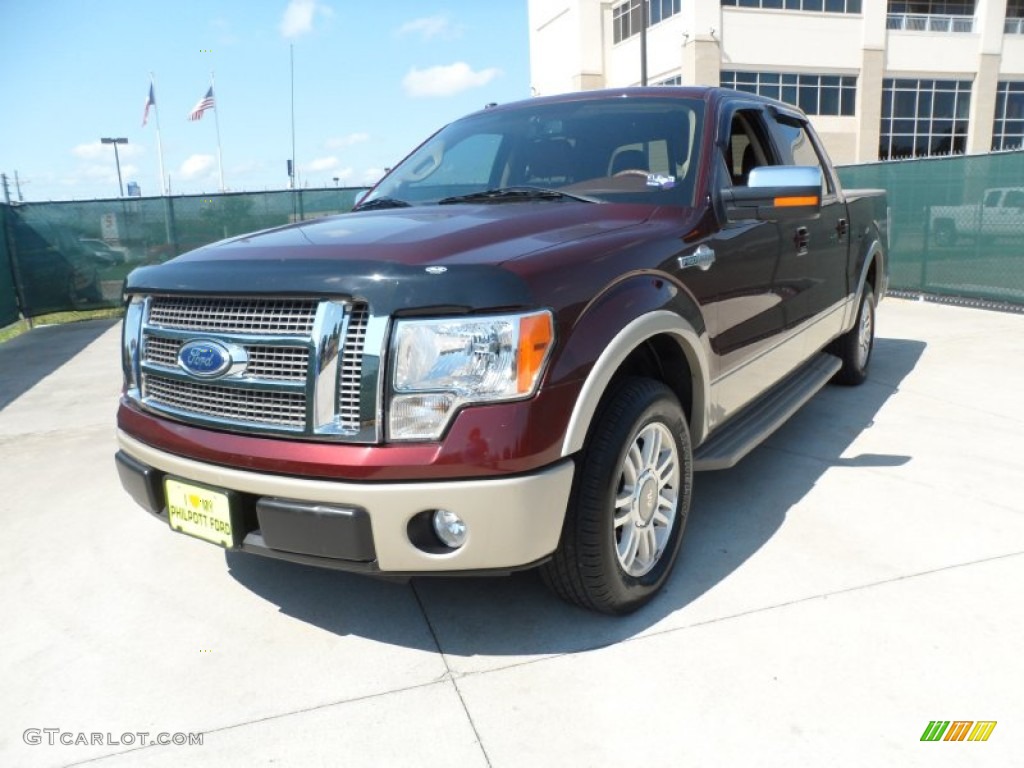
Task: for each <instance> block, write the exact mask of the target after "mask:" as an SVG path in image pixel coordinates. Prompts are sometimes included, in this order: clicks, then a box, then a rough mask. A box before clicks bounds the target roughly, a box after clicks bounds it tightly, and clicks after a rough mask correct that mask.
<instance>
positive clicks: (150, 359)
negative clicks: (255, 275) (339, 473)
mask: <svg viewBox="0 0 1024 768" xmlns="http://www.w3.org/2000/svg"><path fill="white" fill-rule="evenodd" d="M147 305H148V306H147V310H148V311H147V312H145V314H144V315H143V321H142V328H141V338H140V341H141V344H140V347H141V352H142V354H141V355H140V358H141V359H140V363H141V369H140V372H139V373H140V383H141V387H140V388H139V389H137V390H134V394H132V393H129V395H130V396H133V397H135V398H136V399H138V400H139V401H140V403H141V405H143V406H144V407H145V408H147V409H149V410H153V411H156V412H159V413H164V414H167V415H168V416H172V417H174V418H175V419H178V420H181V421H184V422H194V423H198V424H209V425H213V426H215V427H217V428H218V429H225V430H232V429H235V430H236V431H240V432H255V433H259V432H265V433H268V434H280V433H282V432H284V433H288V434H292V435H295V436H302V437H310V438H313V437H324V438H329V439H337V440H350V441H352V442H360V443H366V442H373V441H374V440H376V439H377V429H378V425H377V418H378V417H377V397H378V395H377V383H378V382H377V380H376V377H377V376H378V375H379V372H378V365H373V366H372V367H370V368H368V371H369V373H370V376H369V377H368V378H366V379H365V380H364V371H363V361H364V358H365V355H366V354H367V353H366V347H367V346H368V339H369V338H372V339H374V341H373V342H372V344H373V347H374V350H373V351H371V352H370V353H369V354H370V355H371V357H372V358H374V359H378V357H379V352H377V350H378V349H379V347H380V344H381V340H382V338H383V333H384V329H386V319H385V318H376V319H375V318H373V316H372V315H371V314H370V312H369V308H368V306H367V305H366V304H362V303H348V302H344V301H338V300H315V299H279V298H268V299H260V298H231V299H229V298H217V297H212V298H211V297H195V296H192V297H172V296H152V297H149V299H148V300H147ZM197 339H208V340H210V341H214V342H219V343H221V344H222V345H224V346H225V347H226V348H227V349H228V350H229V351H231V350H234V351H233V352H231V354H232V360H233V361H234V362H233V364H232V367H229V369H228V371H227V372H225V373H223V374H221V375H220V376H219V377H217V378H215V379H203V378H200V377H197V376H194V375H191V374H190V373H189V372H188V371H186V370H184V369H183V368H181V367H180V366H179V364H178V355H179V353H180V351H181V347H182V345H184V344H186V343H188V342H189V341H193V340H197ZM239 348H242V349H244V352H245V358H244V362H243V358H242V356H241V350H239ZM378 364H379V360H378ZM371 379H372V380H371ZM325 398H326V400H325Z"/></svg>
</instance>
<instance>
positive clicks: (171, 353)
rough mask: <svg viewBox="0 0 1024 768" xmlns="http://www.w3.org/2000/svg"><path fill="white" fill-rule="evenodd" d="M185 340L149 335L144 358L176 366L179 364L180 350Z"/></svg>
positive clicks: (159, 363) (148, 360)
mask: <svg viewBox="0 0 1024 768" xmlns="http://www.w3.org/2000/svg"><path fill="white" fill-rule="evenodd" d="M182 343H183V342H181V341H179V340H178V339H161V338H160V337H159V336H147V337H146V348H145V350H144V352H143V357H142V359H143V360H145V361H146V362H149V363H156V364H157V365H166V366H167V367H169V368H174V367H175V366H177V365H178V351H179V350H180V349H181V345H182Z"/></svg>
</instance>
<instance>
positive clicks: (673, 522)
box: [541, 378, 693, 615]
mask: <svg viewBox="0 0 1024 768" xmlns="http://www.w3.org/2000/svg"><path fill="white" fill-rule="evenodd" d="M692 486H693V460H692V450H691V447H690V433H689V429H688V428H687V424H686V417H685V416H684V414H683V409H682V408H681V407H680V405H679V401H678V400H677V399H676V396H675V395H674V394H673V393H672V391H671V390H670V389H669V388H668V387H666V386H665V385H664V384H662V383H661V382H659V381H655V380H653V379H642V378H627V379H624V380H623V381H622V382H621V384H620V385H619V386H618V387H617V388H616V389H615V390H614V391H613V393H612V394H611V395H610V397H609V398H608V399H607V401H606V403H605V404H604V406H603V407H602V408H601V409H600V410H599V411H598V414H597V415H596V416H595V419H594V424H593V426H592V427H591V431H590V434H589V435H588V436H587V440H586V443H585V444H584V446H583V450H582V451H581V452H580V455H579V457H578V458H577V471H576V478H575V480H574V483H573V491H572V494H571V496H570V499H569V508H568V509H567V510H566V515H565V522H564V524H563V527H562V537H561V541H560V542H559V546H558V549H557V550H556V551H555V554H554V556H553V558H552V559H551V560H550V561H549V562H547V563H545V564H544V565H543V566H541V575H542V577H543V579H544V582H545V583H546V584H547V586H548V588H549V589H551V591H552V592H554V593H555V594H556V595H558V596H559V597H561V598H562V599H564V600H567V601H568V602H571V603H575V604H576V605H579V606H581V607H583V608H588V609H590V610H594V611H599V612H601V613H608V614H617V615H621V614H626V613H631V612H632V611H635V610H636V609H637V608H639V607H640V606H642V605H644V604H645V603H647V602H648V601H650V600H651V598H653V597H654V595H655V594H656V593H657V592H658V590H660V589H661V588H662V586H664V584H665V582H666V580H667V579H668V577H669V574H670V573H671V572H672V567H673V565H675V561H676V558H677V556H678V555H679V547H680V544H681V542H682V538H683V530H684V528H685V527H686V520H687V516H688V513H689V509H690V494H691V488H692ZM652 550H653V551H652Z"/></svg>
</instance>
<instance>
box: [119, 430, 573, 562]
mask: <svg viewBox="0 0 1024 768" xmlns="http://www.w3.org/2000/svg"><path fill="white" fill-rule="evenodd" d="M118 443H119V445H120V447H121V451H120V452H119V453H118V455H117V467H118V472H119V474H120V476H121V482H122V485H123V486H124V487H125V490H127V491H128V492H129V493H130V494H131V496H132V497H133V498H134V499H135V500H136V501H137V502H139V503H140V504H141V505H142V506H143V507H145V508H146V509H147V510H148V511H149V512H150V513H152V514H153V515H155V516H156V517H158V518H160V519H162V520H163V521H164V522H167V510H166V508H165V506H166V505H165V500H164V495H163V482H162V480H163V477H164V476H165V475H172V476H174V477H178V478H182V479H184V480H186V481H191V482H194V483H199V484H203V485H207V486H212V487H214V488H218V489H224V490H227V491H233V492H235V493H236V494H237V497H238V499H239V507H240V509H241V514H240V516H239V519H240V520H241V521H242V523H243V528H244V530H243V531H242V535H241V537H240V543H239V548H240V549H241V550H243V551H246V552H252V553H255V554H261V555H265V556H269V557H276V558H280V559H284V560H291V561H294V562H301V563H307V564H310V565H319V566H325V567H330V568H340V569H344V570H355V571H365V572H371V573H372V572H376V573H386V574H415V573H445V572H465V571H503V570H504V571H511V570H517V569H520V568H524V567H528V566H531V565H534V564H537V563H540V562H543V561H544V560H545V559H547V558H548V557H549V556H550V555H551V553H552V552H553V551H554V550H555V547H556V546H557V545H558V538H559V536H560V535H561V531H562V521H563V518H564V516H565V510H566V507H567V505H568V502H569V492H570V488H571V486H572V478H573V468H574V465H573V461H572V459H565V460H563V461H561V462H559V463H557V464H554V465H552V466H549V467H546V468H545V469H542V470H538V471H535V472H533V473H530V474H526V475H519V476H515V477H495V478H487V479H474V480H440V481H432V482H405V483H400V482H339V481H333V480H311V479H305V478H300V477H291V476H284V475H273V474H265V473H259V472H251V471H246V470H241V469H233V468H229V467H222V466H217V465H213V464H206V463H203V462H199V461H195V460H193V459H187V458H183V457H181V456H176V455H174V454H171V453H167V452H164V451H161V450H158V449H156V448H153V447H151V446H148V445H146V444H145V443H142V442H139V441H138V440H136V439H134V438H133V437H131V436H130V435H128V434H126V433H125V432H123V431H118ZM432 509H448V510H451V511H453V512H455V513H456V514H458V515H459V517H461V518H462V519H463V520H464V521H465V523H466V526H467V529H468V537H467V539H466V543H465V544H464V545H463V546H462V547H460V548H459V549H457V550H454V551H443V549H444V548H443V547H430V546H423V539H422V536H420V535H419V534H418V532H417V531H416V530H415V529H416V524H415V522H414V523H413V525H412V526H410V521H413V519H414V518H416V516H417V515H418V514H419V513H421V512H423V511H424V510H432ZM414 539H415V540H416V541H417V543H419V545H420V546H417V544H416V543H414ZM431 550H433V551H431Z"/></svg>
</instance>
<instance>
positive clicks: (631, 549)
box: [614, 422, 679, 578]
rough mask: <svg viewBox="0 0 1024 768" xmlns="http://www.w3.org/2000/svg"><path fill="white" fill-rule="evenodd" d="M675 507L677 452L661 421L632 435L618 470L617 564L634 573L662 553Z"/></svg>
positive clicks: (640, 573)
mask: <svg viewBox="0 0 1024 768" xmlns="http://www.w3.org/2000/svg"><path fill="white" fill-rule="evenodd" d="M678 509H679V452H678V450H677V448H676V440H675V438H674V437H673V436H672V433H671V432H670V431H669V430H668V427H666V426H665V425H664V424H662V423H660V422H652V423H650V424H647V425H645V426H644V427H643V428H642V429H641V430H640V431H639V432H638V433H637V434H636V436H635V437H634V438H633V440H632V442H631V444H630V446H629V450H628V451H627V452H626V457H625V459H624V460H623V462H622V466H621V468H620V471H619V478H618V482H617V485H616V492H615V518H614V527H615V528H614V535H615V548H616V554H617V555H618V558H619V565H621V566H622V570H624V571H625V572H626V573H627V574H628V575H630V576H633V577H636V578H639V577H640V576H643V575H644V574H646V573H648V572H650V570H651V569H652V568H654V566H655V565H657V563H658V560H659V559H660V558H661V555H662V553H663V552H664V551H665V544H666V542H667V541H668V538H669V534H671V533H672V526H673V525H674V524H675V521H676V513H677V511H678Z"/></svg>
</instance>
